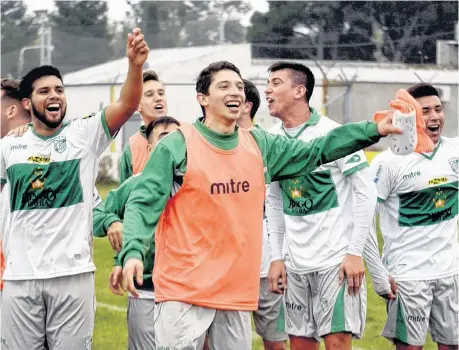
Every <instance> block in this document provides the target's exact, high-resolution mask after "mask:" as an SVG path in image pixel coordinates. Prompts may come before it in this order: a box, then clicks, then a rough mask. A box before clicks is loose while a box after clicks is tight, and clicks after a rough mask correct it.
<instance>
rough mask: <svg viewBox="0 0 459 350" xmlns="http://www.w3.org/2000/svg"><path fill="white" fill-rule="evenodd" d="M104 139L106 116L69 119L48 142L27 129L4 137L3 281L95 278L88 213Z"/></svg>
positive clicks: (0, 152) (0, 164)
mask: <svg viewBox="0 0 459 350" xmlns="http://www.w3.org/2000/svg"><path fill="white" fill-rule="evenodd" d="M111 140H112V138H111V137H110V134H109V131H108V127H107V124H106V120H105V115H104V110H102V111H100V112H98V113H95V114H93V115H91V116H89V117H86V118H82V119H77V120H73V121H72V122H70V123H65V124H64V126H63V127H62V128H61V129H60V130H59V131H58V132H57V133H56V134H55V135H53V136H50V137H42V136H38V135H36V134H35V131H34V130H33V128H29V130H28V131H27V132H26V133H25V134H24V135H23V136H22V137H5V138H4V139H3V140H2V141H3V142H2V145H1V148H0V168H1V174H0V178H1V179H2V182H4V181H5V179H8V184H9V186H7V187H6V188H4V190H3V192H4V193H3V195H6V196H8V197H7V198H8V199H9V204H10V205H9V207H10V208H9V209H10V210H9V213H8V214H7V215H8V220H9V221H8V228H7V229H6V230H5V232H4V233H3V239H4V241H3V246H4V253H5V260H6V269H5V274H4V276H3V278H4V279H5V280H28V279H42V278H52V277H59V276H67V275H74V274H79V273H83V272H89V271H94V270H95V266H94V263H93V259H92V247H93V244H92V209H93V203H94V202H97V198H96V197H97V194H95V193H94V183H95V180H96V177H97V166H98V158H99V156H100V155H101V154H102V152H103V151H104V150H105V148H107V146H108V145H109V143H110V141H111Z"/></svg>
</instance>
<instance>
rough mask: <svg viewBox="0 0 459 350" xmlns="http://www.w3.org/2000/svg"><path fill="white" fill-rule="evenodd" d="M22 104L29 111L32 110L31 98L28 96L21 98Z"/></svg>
mask: <svg viewBox="0 0 459 350" xmlns="http://www.w3.org/2000/svg"><path fill="white" fill-rule="evenodd" d="M21 102H22V106H23V107H24V108H25V109H26V110H28V111H29V112H32V100H31V99H30V98H23V99H22V101H21Z"/></svg>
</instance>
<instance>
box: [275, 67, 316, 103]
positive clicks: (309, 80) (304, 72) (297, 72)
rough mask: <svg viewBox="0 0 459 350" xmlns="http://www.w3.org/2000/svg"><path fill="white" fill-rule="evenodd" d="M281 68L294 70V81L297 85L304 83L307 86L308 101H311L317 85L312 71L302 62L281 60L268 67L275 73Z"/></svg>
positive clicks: (292, 75)
mask: <svg viewBox="0 0 459 350" xmlns="http://www.w3.org/2000/svg"><path fill="white" fill-rule="evenodd" d="M281 69H290V70H291V71H292V74H291V78H292V80H293V82H294V83H295V84H297V85H304V86H305V87H306V95H305V96H306V102H307V103H309V100H310V99H311V96H312V92H313V91H314V85H315V79H314V74H313V73H312V71H311V70H310V69H309V68H308V67H306V66H305V65H303V64H301V63H294V62H285V61H280V62H276V63H273V64H272V65H271V66H270V67H269V68H268V72H269V73H273V72H276V71H278V70H281Z"/></svg>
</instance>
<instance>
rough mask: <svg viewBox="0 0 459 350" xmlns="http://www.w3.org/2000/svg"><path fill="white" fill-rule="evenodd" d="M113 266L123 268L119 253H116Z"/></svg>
mask: <svg viewBox="0 0 459 350" xmlns="http://www.w3.org/2000/svg"><path fill="white" fill-rule="evenodd" d="M113 266H122V265H121V261H120V259H119V255H118V253H115V256H114V257H113Z"/></svg>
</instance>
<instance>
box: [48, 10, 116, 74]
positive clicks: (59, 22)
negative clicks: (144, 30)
mask: <svg viewBox="0 0 459 350" xmlns="http://www.w3.org/2000/svg"><path fill="white" fill-rule="evenodd" d="M55 6H56V9H57V10H56V12H55V13H54V14H52V15H51V23H52V26H53V45H54V51H53V64H55V65H56V66H57V67H59V68H60V70H61V71H62V72H63V73H66V72H69V71H74V70H78V69H82V68H85V67H90V66H94V65H96V64H100V63H103V62H106V61H107V60H109V59H111V58H112V57H113V51H112V48H111V47H110V42H111V35H110V33H109V27H108V19H107V11H108V7H107V3H106V2H105V1H55Z"/></svg>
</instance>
